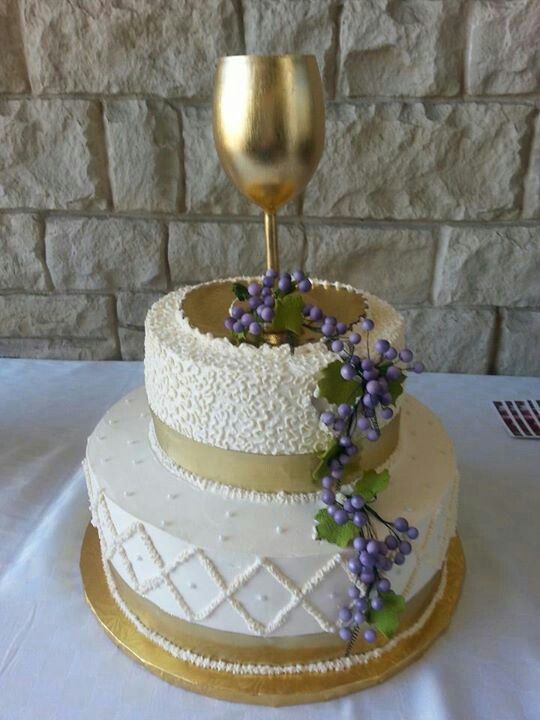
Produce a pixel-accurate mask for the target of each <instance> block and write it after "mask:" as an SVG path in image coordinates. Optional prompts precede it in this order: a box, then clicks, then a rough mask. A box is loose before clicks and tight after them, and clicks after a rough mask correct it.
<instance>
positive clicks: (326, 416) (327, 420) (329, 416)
mask: <svg viewBox="0 0 540 720" xmlns="http://www.w3.org/2000/svg"><path fill="white" fill-rule="evenodd" d="M334 420H335V415H334V413H333V412H330V410H325V411H324V412H323V413H322V414H321V422H322V423H323V424H324V425H331V424H332V423H333V422H334Z"/></svg>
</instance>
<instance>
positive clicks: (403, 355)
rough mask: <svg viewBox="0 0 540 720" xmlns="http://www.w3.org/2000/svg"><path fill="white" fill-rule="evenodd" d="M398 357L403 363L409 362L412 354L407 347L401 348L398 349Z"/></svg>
mask: <svg viewBox="0 0 540 720" xmlns="http://www.w3.org/2000/svg"><path fill="white" fill-rule="evenodd" d="M399 359H400V360H403V362H405V363H410V362H411V360H412V359H413V354H412V352H411V351H410V350H409V348H403V350H400V352H399Z"/></svg>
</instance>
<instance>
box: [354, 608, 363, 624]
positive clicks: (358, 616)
mask: <svg viewBox="0 0 540 720" xmlns="http://www.w3.org/2000/svg"><path fill="white" fill-rule="evenodd" d="M353 620H354V622H355V623H356V624H357V625H362V623H364V622H365V621H366V616H365V615H364V613H363V612H360V610H355V612H354V613H353Z"/></svg>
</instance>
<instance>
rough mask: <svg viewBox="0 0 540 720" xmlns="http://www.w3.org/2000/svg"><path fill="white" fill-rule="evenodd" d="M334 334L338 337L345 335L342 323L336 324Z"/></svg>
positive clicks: (344, 326)
mask: <svg viewBox="0 0 540 720" xmlns="http://www.w3.org/2000/svg"><path fill="white" fill-rule="evenodd" d="M336 332H337V334H338V335H343V334H344V333H346V332H347V326H346V325H345V323H342V322H338V323H336Z"/></svg>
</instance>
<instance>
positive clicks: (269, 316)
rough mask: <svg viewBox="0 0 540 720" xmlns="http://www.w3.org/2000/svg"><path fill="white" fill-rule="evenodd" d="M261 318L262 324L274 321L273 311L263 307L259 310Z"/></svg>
mask: <svg viewBox="0 0 540 720" xmlns="http://www.w3.org/2000/svg"><path fill="white" fill-rule="evenodd" d="M261 317H262V319H263V320H264V322H271V321H272V320H273V319H274V311H273V310H272V308H270V307H264V308H263V309H262V310H261Z"/></svg>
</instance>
